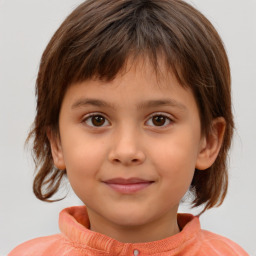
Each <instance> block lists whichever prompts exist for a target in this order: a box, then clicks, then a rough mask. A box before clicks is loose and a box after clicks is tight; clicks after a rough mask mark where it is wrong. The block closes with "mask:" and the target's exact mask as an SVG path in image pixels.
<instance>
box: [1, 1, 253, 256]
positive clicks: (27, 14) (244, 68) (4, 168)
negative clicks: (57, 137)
mask: <svg viewBox="0 0 256 256" xmlns="http://www.w3.org/2000/svg"><path fill="white" fill-rule="evenodd" d="M80 2H82V1H81V0H23V1H21V0H6V1H5V0H0V255H1V256H2V255H6V254H7V253H8V252H9V251H10V250H11V249H12V248H13V247H14V246H16V245H17V244H19V243H21V242H23V241H26V240H28V239H31V238H34V237H38V236H44V235H49V234H53V233H57V232H58V213H59V211H60V210H61V209H62V208H64V207H66V206H71V205H78V204H81V203H80V201H79V200H78V199H77V198H76V197H75V196H74V195H73V193H72V191H70V192H69V194H68V197H67V198H66V199H65V200H64V201H62V202H58V203H53V204H48V203H43V202H40V201H39V200H37V199H36V198H35V197H34V195H33V193H32V188H31V185H32V178H33V171H34V170H33V161H32V159H31V157H30V153H29V152H28V151H26V150H24V141H25V139H26V136H27V133H28V131H29V128H30V125H31V123H32V122H33V118H34V113H35V99H34V83H35V79H36V75H37V70H38V66H39V60H40V56H41V54H42V52H43V50H44V48H45V46H46V44H47V42H48V41H49V39H50V37H51V36H52V34H53V33H54V31H55V30H56V29H57V27H58V26H59V25H60V23H61V21H62V20H63V19H64V17H66V15H67V14H69V13H70V11H71V10H72V9H74V8H75V7H76V6H77V5H78V4H79V3H80ZM189 2H190V3H192V4H193V5H194V6H195V7H197V8H198V9H199V10H200V11H202V12H203V13H204V14H205V15H206V16H207V17H208V18H209V19H210V20H211V22H212V23H213V24H214V26H215V27H216V29H217V30H218V31H219V33H220V35H221V37H222V39H223V41H224V43H225V46H226V49H227V52H228V55H229V59H230V64H231V70H232V85H233V108H234V115H235V121H236V132H235V136H234V143H233V147H232V151H231V157H230V187H229V192H228V195H227V198H226V200H225V201H224V203H223V205H222V206H221V207H219V208H217V209H213V210H210V211H208V212H206V213H205V214H204V215H203V216H202V217H201V223H202V227H203V228H204V229H209V230H210V231H213V232H216V233H218V234H221V235H223V236H227V237H229V238H230V239H232V240H234V241H235V242H237V243H239V244H240V245H241V246H242V247H244V248H245V249H246V250H247V251H248V252H249V254H250V255H256V235H255V234H256V224H255V220H254V219H255V218H254V217H255V214H256V207H255V201H256V200H255V197H256V186H255V180H256V167H255V162H254V160H255V155H256V154H255V153H256V151H255V145H256V129H255V128H256V114H255V113H256V98H255V95H256V86H255V73H256V64H255V62H256V50H255V46H256V1H255V0H244V1H238V0H225V1H223V0H191V1H189ZM67 187H68V186H67ZM63 190H64V191H65V187H64V188H63ZM180 211H189V209H188V206H186V205H184V206H182V207H181V208H180ZM192 212H193V213H195V212H197V211H192Z"/></svg>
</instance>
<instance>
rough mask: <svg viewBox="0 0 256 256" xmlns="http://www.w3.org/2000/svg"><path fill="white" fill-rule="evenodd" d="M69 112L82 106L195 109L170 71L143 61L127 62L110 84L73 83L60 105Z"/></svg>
mask: <svg viewBox="0 0 256 256" xmlns="http://www.w3.org/2000/svg"><path fill="white" fill-rule="evenodd" d="M67 101H68V102H69V105H70V106H71V108H72V109H75V108H79V107H81V106H84V105H94V106H98V107H112V108H113V109H114V108H116V109H117V108H118V107H119V108H120V107H121V106H129V105H133V106H136V107H137V108H138V109H141V108H146V107H154V106H155V107H157V106H160V105H162V106H164V105H166V106H167V105H169V106H173V107H174V106H175V107H177V108H179V109H180V110H185V109H187V108H189V106H187V105H189V104H190V105H193V107H192V108H191V106H190V109H195V110H196V108H195V107H194V106H196V102H195V99H194V96H193V94H192V92H191V90H190V88H188V87H186V88H184V86H182V85H181V84H180V83H179V81H178V80H177V78H176V76H175V75H174V74H173V72H172V71H171V70H170V69H167V67H166V66H165V65H164V63H163V62H162V63H161V62H159V64H158V69H157V70H156V69H155V67H154V66H153V65H152V64H151V63H150V62H149V61H148V60H146V59H141V60H137V61H136V62H135V61H129V62H127V65H126V66H125V69H123V70H121V71H120V72H119V73H118V74H117V75H116V77H115V78H114V79H113V80H111V81H104V80H100V79H97V78H94V79H89V80H85V81H83V82H79V83H75V84H73V85H71V86H70V87H69V89H68V90H67V92H66V95H65V97H64V102H67Z"/></svg>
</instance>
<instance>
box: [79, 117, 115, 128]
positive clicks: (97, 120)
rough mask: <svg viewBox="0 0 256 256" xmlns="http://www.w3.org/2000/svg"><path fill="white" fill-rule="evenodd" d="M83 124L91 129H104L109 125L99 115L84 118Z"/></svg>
mask: <svg viewBox="0 0 256 256" xmlns="http://www.w3.org/2000/svg"><path fill="white" fill-rule="evenodd" d="M83 122H84V123H86V124H87V125H88V126H92V127H104V126H108V125H109V124H110V123H109V121H108V120H107V119H106V118H105V117H104V116H102V115H100V114H91V115H89V116H88V117H85V119H84V121H83Z"/></svg>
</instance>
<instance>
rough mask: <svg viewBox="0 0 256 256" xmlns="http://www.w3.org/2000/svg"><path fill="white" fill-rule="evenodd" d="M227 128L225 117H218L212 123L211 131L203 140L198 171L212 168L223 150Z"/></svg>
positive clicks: (197, 165)
mask: <svg viewBox="0 0 256 256" xmlns="http://www.w3.org/2000/svg"><path fill="white" fill-rule="evenodd" d="M225 128H226V121H225V119H224V118H223V117H218V118H216V119H214V120H213V121H212V126H211V131H210V132H209V134H208V136H207V137H206V136H204V137H203V138H202V141H201V147H200V149H199V153H198V158H197V162H196V169H198V170H206V169H208V168H209V167H211V166H212V164H213V163H214V161H215V160H216V158H217V156H218V154H219V151H220V149H221V145H222V142H223V137H224V133H225Z"/></svg>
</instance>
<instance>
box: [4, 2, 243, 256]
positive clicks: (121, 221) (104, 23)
mask: <svg viewBox="0 0 256 256" xmlns="http://www.w3.org/2000/svg"><path fill="white" fill-rule="evenodd" d="M36 90H37V91H36V92H37V115H36V118H35V123H34V129H33V131H32V132H31V134H30V135H29V138H33V139H34V148H33V149H34V154H35V159H36V163H37V175H36V177H35V179H34V187H33V188H34V193H35V195H36V196H37V197H38V198H39V199H40V200H43V201H51V198H52V196H53V195H54V194H55V193H56V192H57V191H58V188H59V186H60V184H61V181H62V179H63V177H64V176H67V177H68V180H69V182H70V184H71V186H72V188H73V190H74V191H75V193H76V194H77V196H78V197H79V198H80V199H81V200H82V201H83V203H84V204H85V205H86V206H77V207H70V208H67V209H64V210H63V211H62V212H61V213H60V219H59V225H60V230H61V234H57V235H52V236H48V237H41V238H37V239H34V240H31V241H28V242H26V243H24V244H22V245H20V246H18V247H17V248H15V249H14V250H13V251H12V252H11V253H10V254H9V255H10V256H14V255H15V256H16V255H17V256H22V255H38V256H39V255H40V256H41V255H44V256H46V255H47V256H51V255H59V256H60V255H61V256H64V255H69V256H71V255H76V256H80V255H81V256H82V255H98V256H99V255H140V256H142V255H161V256H164V255H166V256H167V255H168V256H170V255H185V256H193V255H195V256H205V255H207V256H213V255H214V256H215V255H248V254H247V253H246V252H245V251H244V250H243V249H242V248H240V247H239V246H238V245H237V244H235V243H234V242H232V241H230V240H228V239H227V238H224V237H222V236H219V235H216V234H213V233H211V232H208V231H205V230H202V229H201V228H200V223H199V218H198V217H195V216H192V215H190V214H177V211H178V206H179V203H180V201H181V199H182V197H183V196H184V194H185V193H186V191H187V190H188V189H190V190H191V191H192V192H193V194H194V196H195V198H194V201H193V206H195V207H196V206H200V205H204V210H203V211H202V212H204V211H205V210H208V209H210V208H212V207H214V206H218V205H220V204H221V203H222V202H223V200H224V198H225V195H226V192H227V184H228V175H227V167H226V158H227V153H228V149H229V147H230V143H231V138H232V131H233V126H234V125H233V118H232V111H231V96H230V70H229V64H228V59H227V56H226V53H225V50H224V47H223V44H222V42H221V39H220V37H219V35H218V34H217V32H216V31H215V29H214V28H213V26H212V25H211V24H210V22H209V21H208V20H207V19H206V18H205V17H204V16H203V15H202V14H201V13H199V12H198V11H197V10H195V9H194V8H193V7H191V6H190V5H188V4H187V3H185V2H183V1H181V0H88V1H86V2H84V3H82V4H81V5H80V6H78V8H77V9H76V10H74V11H73V12H72V13H71V15H70V16H69V17H67V19H66V20H65V21H64V22H63V24H62V25H61V26H60V28H59V29H58V30H57V32H56V33H55V35H54V36H53V38H52V39H51V41H50V43H49V44H48V46H47V48H46V50H45V52H44V54H43V56H42V60H41V65H40V69H39V73H38V78H37V87H36Z"/></svg>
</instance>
